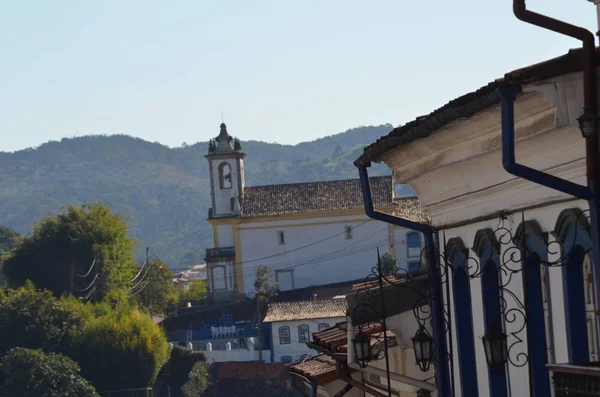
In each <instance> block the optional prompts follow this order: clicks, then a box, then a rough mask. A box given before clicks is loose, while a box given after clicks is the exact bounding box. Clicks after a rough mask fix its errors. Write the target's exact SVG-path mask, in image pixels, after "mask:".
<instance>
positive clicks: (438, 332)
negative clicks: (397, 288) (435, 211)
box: [358, 166, 451, 397]
mask: <svg viewBox="0 0 600 397" xmlns="http://www.w3.org/2000/svg"><path fill="white" fill-rule="evenodd" d="M358 174H359V176H360V185H361V188H362V193H363V200H364V205H365V213H366V214H367V216H368V217H369V218H372V219H375V220H378V221H382V222H386V223H390V224H392V225H396V226H400V227H404V228H406V229H410V230H414V231H417V232H421V233H423V235H424V236H425V250H426V251H425V254H426V258H427V272H428V276H429V280H430V283H431V288H430V299H431V310H432V315H433V338H434V341H435V351H434V358H436V360H435V363H434V364H435V377H436V385H437V390H438V396H439V397H450V396H451V392H450V391H451V388H450V370H449V366H448V360H447V359H446V352H447V347H446V332H445V322H444V313H443V308H444V300H443V295H442V280H441V277H440V272H439V269H438V267H437V266H436V264H437V260H436V247H435V243H434V238H433V234H434V231H433V228H432V227H431V226H430V225H427V224H425V223H419V222H413V221H410V220H408V219H404V218H400V217H397V216H393V215H390V214H386V213H384V212H379V211H375V208H374V207H373V198H372V196H371V185H370V183H369V173H368V171H367V168H366V167H362V166H359V167H358Z"/></svg>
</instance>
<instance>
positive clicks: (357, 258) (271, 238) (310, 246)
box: [240, 210, 406, 292]
mask: <svg viewBox="0 0 600 397" xmlns="http://www.w3.org/2000/svg"><path fill="white" fill-rule="evenodd" d="M353 212H354V213H356V215H344V214H341V215H339V216H332V217H315V218H305V219H294V218H293V217H288V218H281V220H273V221H270V222H256V223H242V224H241V225H240V235H241V238H240V241H241V256H242V258H243V262H244V263H243V276H244V289H245V291H247V292H248V291H253V290H254V287H253V284H254V277H255V274H256V268H257V266H258V265H268V266H269V267H270V269H271V271H272V272H273V274H274V275H275V276H276V277H277V278H279V279H281V280H280V281H283V282H282V283H281V285H280V287H281V289H282V290H286V289H291V287H293V288H295V289H297V288H303V287H308V286H312V285H321V284H329V283H336V282H342V281H350V280H358V279H362V278H364V277H366V276H367V275H368V274H369V273H370V272H371V268H372V267H373V266H374V265H376V263H377V247H379V250H380V252H381V253H382V254H383V252H385V251H386V250H388V249H390V237H389V236H390V233H389V229H388V225H387V224H386V223H383V222H379V221H374V220H370V219H369V218H368V217H367V216H366V215H364V214H361V213H360V210H359V211H353ZM351 213H352V212H351ZM365 222H366V223H365ZM345 227H352V228H353V229H352V238H351V239H347V238H346V236H345ZM279 232H283V233H284V238H285V243H284V244H280V243H279V240H278V238H279V236H278V233H279ZM401 233H402V232H399V234H401ZM332 236H334V237H332ZM396 248H397V249H398V250H400V251H405V250H406V248H405V246H404V245H403V243H399V244H397V245H396ZM261 258H264V259H261ZM401 261H402V260H401ZM290 274H292V277H293V283H289V282H286V280H289V275H290ZM286 276H288V277H286Z"/></svg>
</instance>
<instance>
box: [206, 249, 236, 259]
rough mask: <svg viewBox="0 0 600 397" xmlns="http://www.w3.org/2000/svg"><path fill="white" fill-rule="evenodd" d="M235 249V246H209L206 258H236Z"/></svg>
mask: <svg viewBox="0 0 600 397" xmlns="http://www.w3.org/2000/svg"><path fill="white" fill-rule="evenodd" d="M234 257H235V249H234V248H233V247H219V248H207V249H206V258H205V259H206V260H207V261H210V260H213V261H214V260H216V259H223V258H234Z"/></svg>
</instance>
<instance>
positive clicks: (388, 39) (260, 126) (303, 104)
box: [0, 0, 597, 151]
mask: <svg viewBox="0 0 600 397" xmlns="http://www.w3.org/2000/svg"><path fill="white" fill-rule="evenodd" d="M527 4H528V6H529V7H530V8H532V9H536V10H538V11H540V12H544V13H548V14H551V15H553V16H555V17H558V18H561V19H564V20H567V21H569V22H572V23H575V24H578V25H582V26H585V27H588V28H590V29H593V31H596V30H597V26H596V17H595V9H594V6H593V5H591V4H590V3H588V2H587V1H586V0H562V1H561V0H529V1H528V3H527ZM0 6H1V8H0V51H1V61H0V138H1V139H0V151H13V150H18V149H22V148H25V147H31V146H37V145H39V144H41V143H43V142H46V141H48V140H58V139H61V138H63V137H70V136H80V135H87V134H117V133H118V134H127V135H132V136H137V137H141V138H143V139H146V140H149V141H159V142H161V143H164V144H167V145H169V146H180V145H181V144H182V143H183V142H187V143H189V144H191V143H194V142H197V141H200V140H207V139H208V138H209V137H213V136H216V135H217V134H218V127H219V124H220V122H221V110H223V111H224V113H225V122H226V123H227V124H228V126H229V129H230V132H231V133H232V134H233V135H236V136H238V137H240V138H241V139H242V140H247V139H259V140H264V141H269V142H273V141H275V142H279V143H296V142H300V141H306V140H312V139H315V138H318V137H321V136H325V135H331V134H334V133H338V132H342V131H344V130H346V129H348V128H352V127H356V126H359V125H371V124H382V123H392V124H394V125H399V124H403V123H405V122H407V121H410V120H411V119H413V118H415V117H416V116H418V115H421V114H424V113H428V112H430V111H431V110H433V109H434V108H436V107H439V106H441V105H443V104H444V103H446V102H448V101H449V100H451V99H453V98H454V97H456V96H459V95H461V94H464V93H466V92H468V91H471V90H473V89H476V88H478V87H479V86H481V85H484V84H486V83H487V82H489V81H491V80H493V79H495V78H497V77H501V76H502V75H503V74H504V73H505V72H507V71H509V70H512V69H515V68H518V67H522V66H526V65H528V64H531V63H535V62H538V61H542V60H545V59H547V58H551V57H554V56H558V55H561V54H563V53H565V52H566V51H567V50H568V49H569V48H574V47H578V46H579V45H580V43H579V42H578V41H576V40H572V39H569V38H565V37H562V36H560V35H557V34H554V33H551V32H548V31H544V30H541V29H538V28H535V27H532V26H529V25H526V24H524V23H522V22H520V21H518V20H517V19H516V18H515V17H514V16H513V15H512V1H511V0H454V1H442V0H433V1H405V0H386V1H383V0H382V1H377V0H375V1H370V2H365V1H354V0H343V1H342V0H339V1H338V0H335V1H334V0H327V1H322V0H321V1H316V0H314V1H312V0H303V1H287V0H286V1H284V0H277V1H259V0H252V1H248V0H239V1H219V2H217V1H211V2H209V1H198V0H196V1H176V2H165V1H148V0H144V1H137V0H135V1H134V0H127V1H116V0H114V1H110V0H103V1H80V0H72V1H55V2H51V1H10V0H4V1H2V2H0Z"/></svg>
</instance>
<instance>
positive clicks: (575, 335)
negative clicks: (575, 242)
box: [563, 254, 590, 363]
mask: <svg viewBox="0 0 600 397" xmlns="http://www.w3.org/2000/svg"><path fill="white" fill-rule="evenodd" d="M578 256H579V255H573V254H572V255H571V256H570V257H569V258H568V259H567V260H568V262H567V264H566V266H563V272H564V273H563V280H564V293H565V316H566V320H567V321H566V323H567V324H568V327H567V341H568V346H569V362H573V363H577V362H587V361H589V357H590V353H589V348H588V335H587V319H586V312H585V292H584V289H583V285H582V283H583V266H582V263H583V257H581V258H578Z"/></svg>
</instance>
